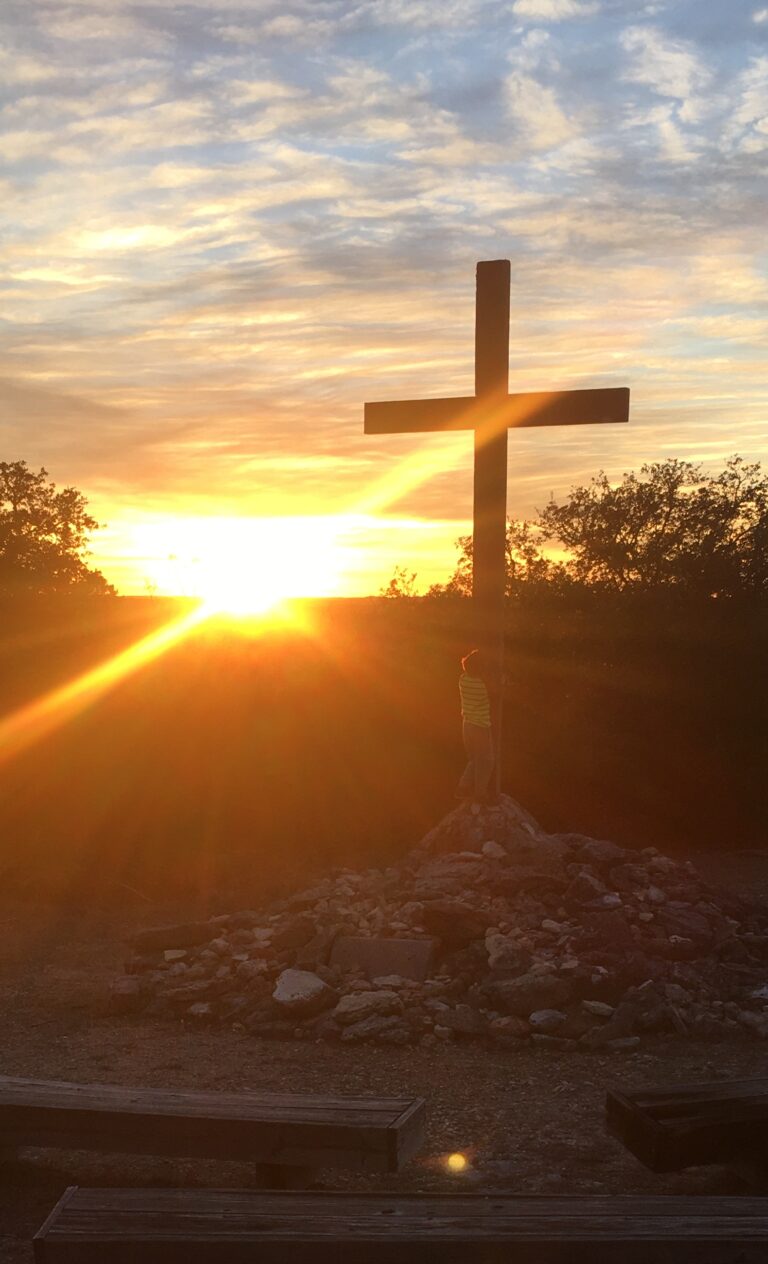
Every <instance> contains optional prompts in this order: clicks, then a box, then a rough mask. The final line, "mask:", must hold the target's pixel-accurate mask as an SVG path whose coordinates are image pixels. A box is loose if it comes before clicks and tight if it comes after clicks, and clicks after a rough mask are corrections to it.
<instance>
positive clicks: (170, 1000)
mask: <svg viewBox="0 0 768 1264" xmlns="http://www.w3.org/2000/svg"><path fill="white" fill-rule="evenodd" d="M373 940H375V941H377V942H376V943H375V944H372V943H371V941H373ZM361 941H363V942H361ZM355 945H357V948H358V949H360V950H361V949H362V948H367V949H373V951H368V952H367V953H366V952H363V951H359V952H357V953H356V952H355ZM131 946H132V949H133V952H134V955H133V956H132V957H131V959H130V960H129V961H128V963H127V967H126V975H125V976H124V977H122V978H120V979H118V980H117V981H116V983H115V985H114V987H113V993H112V1004H113V1006H114V1008H115V1009H122V1010H124V1011H131V1010H137V1009H145V1010H146V1011H148V1012H150V1013H153V1014H158V1015H168V1016H178V1017H179V1018H182V1019H184V1020H186V1021H190V1022H198V1023H219V1024H228V1025H230V1026H233V1025H234V1026H236V1028H237V1029H238V1030H243V1031H250V1032H253V1033H254V1034H256V1035H258V1036H269V1037H277V1038H296V1039H315V1040H318V1039H319V1040H338V1041H343V1042H345V1043H346V1042H355V1041H374V1042H376V1043H378V1044H394V1045H409V1044H417V1043H418V1044H421V1045H425V1046H429V1045H432V1044H434V1043H436V1042H438V1041H451V1040H456V1039H460V1040H482V1041H486V1042H489V1043H491V1044H492V1045H495V1046H501V1047H504V1046H509V1045H510V1044H511V1043H516V1042H518V1041H520V1040H527V1039H529V1040H533V1041H535V1042H537V1043H539V1044H543V1045H552V1046H554V1047H558V1048H561V1047H562V1048H566V1047H569V1046H571V1045H574V1044H577V1043H578V1044H579V1045H580V1046H585V1047H587V1048H606V1047H607V1048H619V1049H620V1048H632V1047H634V1046H635V1045H637V1044H638V1043H639V1042H640V1039H641V1037H642V1035H643V1034H644V1033H646V1032H658V1031H664V1032H672V1033H678V1034H679V1035H680V1036H704V1037H707V1038H712V1037H719V1036H723V1035H726V1034H728V1033H746V1034H751V1035H753V1036H758V1037H768V986H766V978H768V974H766V967H767V966H768V908H766V906H764V905H762V904H759V903H757V902H755V901H753V900H750V899H746V898H741V897H739V896H736V895H733V894H730V893H727V892H724V891H721V890H718V889H714V888H713V887H711V886H709V885H708V884H707V883H706V882H705V881H704V880H703V879H702V878H701V877H700V876H699V874H698V873H697V872H696V870H695V869H694V868H693V866H692V865H691V864H689V863H683V864H681V863H678V862H677V861H674V860H672V859H670V858H669V857H667V856H663V855H660V854H659V852H658V851H657V850H656V849H655V848H653V847H647V848H645V849H644V850H643V851H640V852H636V851H627V850H625V849H624V848H622V847H618V846H616V845H615V844H614V843H610V842H600V841H598V840H596V839H591V838H586V837H584V836H583V835H580V834H546V833H545V832H544V831H543V830H542V829H541V827H540V826H539V825H538V824H537V822H536V821H535V820H534V819H533V818H532V817H531V816H530V815H529V814H528V813H527V812H525V811H524V810H523V809H522V808H521V807H520V806H519V805H518V804H517V803H515V802H514V800H512V799H510V798H508V797H507V796H502V798H501V800H500V802H499V804H498V805H497V806H495V807H489V808H484V809H481V810H479V811H478V810H472V809H470V808H468V807H461V808H458V809H457V810H456V811H454V812H452V813H451V814H450V815H449V816H447V817H446V818H445V819H444V820H443V821H442V822H441V823H440V824H439V825H438V826H437V827H436V828H435V829H434V830H432V831H431V832H430V833H429V834H428V835H427V836H426V837H425V838H424V839H423V840H422V842H421V843H420V844H419V846H418V847H417V848H416V849H415V850H414V851H413V852H411V853H410V854H409V855H408V856H407V857H406V858H405V860H404V861H403V863H402V864H401V865H400V866H399V867H397V868H390V869H385V870H380V869H369V870H366V871H363V872H353V871H350V870H342V871H341V872H338V873H336V874H334V876H332V877H328V878H325V879H323V880H322V881H321V882H319V883H317V884H316V885H314V886H312V887H310V888H308V889H307V890H304V891H300V892H298V893H296V894H294V895H292V896H290V897H289V898H287V899H283V900H280V901H278V902H275V903H273V904H271V905H269V906H267V907H265V908H262V909H257V910H247V911H244V912H238V913H231V914H225V915H223V916H220V917H214V918H211V920H210V921H208V922H201V923H194V924H187V925H182V926H170V927H162V928H160V929H153V930H147V931H141V932H139V933H137V934H135V935H134V936H133V937H132V941H131ZM377 962H378V965H377ZM392 962H394V963H395V964H396V965H397V971H396V972H393V969H392V964H391V963H392ZM408 976H411V977H408Z"/></svg>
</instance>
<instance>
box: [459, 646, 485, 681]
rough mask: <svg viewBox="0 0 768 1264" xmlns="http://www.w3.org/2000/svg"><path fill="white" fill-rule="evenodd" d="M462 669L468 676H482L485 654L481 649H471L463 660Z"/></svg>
mask: <svg viewBox="0 0 768 1264" xmlns="http://www.w3.org/2000/svg"><path fill="white" fill-rule="evenodd" d="M461 666H462V669H463V670H464V671H465V672H466V673H467V675H468V676H482V674H483V656H482V654H481V653H480V651H479V650H470V651H469V653H468V654H465V655H464V657H463V658H462V660H461Z"/></svg>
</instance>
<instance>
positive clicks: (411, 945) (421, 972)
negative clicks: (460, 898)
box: [330, 935, 435, 983]
mask: <svg viewBox="0 0 768 1264" xmlns="http://www.w3.org/2000/svg"><path fill="white" fill-rule="evenodd" d="M434 953H435V941H434V940H433V939H357V938H355V937H353V936H351V935H342V936H340V937H339V938H338V939H337V940H336V942H335V944H334V945H333V950H332V952H331V962H330V964H331V966H332V967H336V968H337V969H339V970H343V971H347V970H362V972H363V973H364V974H365V976H366V977H367V978H369V979H378V978H381V977H382V976H385V975H391V974H397V975H399V976H400V977H401V978H402V979H415V980H416V981H417V982H419V983H422V982H423V981H424V979H426V978H427V977H428V975H429V971H430V968H431V965H432V961H433V958H434Z"/></svg>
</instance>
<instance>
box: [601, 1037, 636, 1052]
mask: <svg viewBox="0 0 768 1264" xmlns="http://www.w3.org/2000/svg"><path fill="white" fill-rule="evenodd" d="M639 1044H640V1037H639V1036H619V1037H618V1038H617V1039H616V1040H609V1041H608V1043H607V1044H606V1046H605V1047H606V1049H636V1048H637V1046H638V1045H639Z"/></svg>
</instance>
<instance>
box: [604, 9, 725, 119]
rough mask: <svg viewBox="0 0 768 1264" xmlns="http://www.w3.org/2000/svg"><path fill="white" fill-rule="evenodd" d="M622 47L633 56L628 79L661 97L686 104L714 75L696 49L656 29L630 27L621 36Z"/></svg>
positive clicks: (628, 70) (703, 88) (706, 85)
mask: <svg viewBox="0 0 768 1264" xmlns="http://www.w3.org/2000/svg"><path fill="white" fill-rule="evenodd" d="M621 44H622V47H623V48H624V49H625V50H626V51H627V52H628V53H630V55H631V56H632V63H631V65H630V66H629V68H628V69H627V71H626V72H625V73H626V78H627V79H628V80H629V81H630V82H631V83H641V84H644V85H645V86H646V87H648V88H650V89H651V90H652V91H653V92H655V93H657V94H658V95H659V96H662V97H674V98H675V99H676V100H679V101H686V100H688V99H689V98H691V97H693V96H695V95H696V94H697V93H699V92H703V91H704V90H705V89H706V88H707V87H708V85H709V83H710V80H711V72H710V70H709V68H708V67H707V66H705V65H704V64H703V62H702V61H701V58H700V57H699V56H698V54H697V52H696V50H695V49H694V48H693V46H692V45H691V44H690V43H686V42H684V41H683V40H679V39H673V38H671V37H670V36H669V35H668V34H665V32H663V31H661V30H659V29H658V28H657V27H652V26H633V27H629V28H628V29H627V30H626V31H624V32H623V33H622V35H621Z"/></svg>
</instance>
